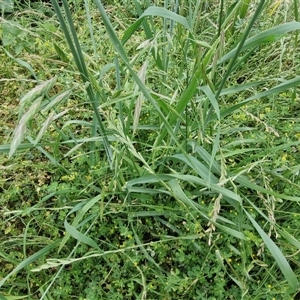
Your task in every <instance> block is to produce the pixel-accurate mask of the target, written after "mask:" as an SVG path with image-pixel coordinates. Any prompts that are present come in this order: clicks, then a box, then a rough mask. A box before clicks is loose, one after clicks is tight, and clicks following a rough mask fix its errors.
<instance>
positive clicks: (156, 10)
mask: <svg viewBox="0 0 300 300" xmlns="http://www.w3.org/2000/svg"><path fill="white" fill-rule="evenodd" d="M147 16H152V17H154V16H157V17H162V18H167V19H170V20H173V21H175V22H177V23H179V24H181V25H183V26H184V27H185V28H186V29H187V30H188V31H189V32H190V33H192V29H191V28H190V25H189V23H188V21H187V19H186V18H185V17H182V16H180V15H178V14H176V13H174V12H172V11H169V10H167V9H165V8H163V7H157V6H150V7H148V8H147V9H146V10H145V11H144V13H143V14H142V15H141V16H140V18H139V19H138V20H137V21H136V22H134V23H133V24H132V25H131V26H130V27H129V28H128V29H127V30H126V31H125V33H124V35H123V38H122V44H125V43H126V42H127V41H128V39H129V38H130V37H131V36H132V35H133V34H134V32H135V31H136V30H137V29H138V28H139V26H140V25H141V23H142V22H143V20H144V18H145V17H147Z"/></svg>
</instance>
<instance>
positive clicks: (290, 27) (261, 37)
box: [218, 22, 300, 64]
mask: <svg viewBox="0 0 300 300" xmlns="http://www.w3.org/2000/svg"><path fill="white" fill-rule="evenodd" d="M299 29H300V22H289V23H285V24H280V25H278V26H275V27H273V28H271V29H267V30H265V31H263V32H260V33H259V34H257V35H255V36H253V37H251V38H249V39H247V40H246V41H245V43H244V45H243V46H242V48H241V52H242V51H245V50H247V49H250V48H252V47H256V46H258V45H260V44H262V43H266V42H273V41H276V40H277V39H279V38H280V37H282V36H283V35H285V34H286V33H288V32H290V31H294V30H299ZM237 49H238V47H236V48H234V49H233V50H231V51H230V52H228V53H227V54H226V55H224V56H223V57H222V58H221V59H220V60H219V62H218V64H222V63H224V62H226V61H228V60H229V59H231V58H232V57H234V55H235V54H236V52H237Z"/></svg>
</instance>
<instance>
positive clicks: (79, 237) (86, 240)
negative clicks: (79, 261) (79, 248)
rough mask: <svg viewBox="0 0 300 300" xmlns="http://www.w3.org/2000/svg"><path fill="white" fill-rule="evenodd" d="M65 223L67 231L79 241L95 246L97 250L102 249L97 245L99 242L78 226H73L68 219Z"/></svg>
mask: <svg viewBox="0 0 300 300" xmlns="http://www.w3.org/2000/svg"><path fill="white" fill-rule="evenodd" d="M64 225H65V228H66V231H67V233H68V234H69V235H71V236H72V237H73V238H75V239H76V240H78V241H79V242H82V243H84V244H87V245H89V246H91V247H92V248H95V249H96V250H99V251H100V248H99V246H98V245H97V243H96V242H95V241H94V240H93V239H91V238H90V237H88V236H86V235H84V234H82V233H81V232H80V231H78V230H77V229H76V228H74V227H73V226H71V225H70V224H69V223H68V222H67V221H66V220H65V222H64Z"/></svg>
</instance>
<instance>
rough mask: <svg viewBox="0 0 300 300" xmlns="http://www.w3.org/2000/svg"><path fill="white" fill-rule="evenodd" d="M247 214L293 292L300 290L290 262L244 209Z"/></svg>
mask: <svg viewBox="0 0 300 300" xmlns="http://www.w3.org/2000/svg"><path fill="white" fill-rule="evenodd" d="M243 210H244V212H245V213H246V215H247V217H248V218H249V220H250V221H251V223H252V224H253V226H254V227H255V229H256V230H257V232H258V233H259V235H260V236H261V238H262V239H263V241H264V243H265V245H266V246H267V248H268V249H269V251H270V253H271V255H272V256H273V258H274V259H275V261H276V262H277V265H278V267H279V268H280V270H281V272H282V274H283V276H284V277H285V279H286V281H287V282H288V283H289V285H290V287H291V289H292V292H295V291H296V290H297V289H298V288H299V282H298V279H297V276H296V275H295V273H294V272H293V270H292V268H291V267H290V265H289V263H288V261H287V260H286V258H285V257H284V255H283V254H282V252H281V251H280V249H279V248H278V246H277V245H276V244H275V243H274V242H273V241H272V240H271V238H270V237H269V236H268V235H267V234H266V233H265V232H264V231H263V230H262V228H261V227H260V226H259V225H258V223H257V222H256V221H255V220H254V219H253V218H252V217H251V215H250V214H249V213H248V212H247V211H246V210H245V209H243Z"/></svg>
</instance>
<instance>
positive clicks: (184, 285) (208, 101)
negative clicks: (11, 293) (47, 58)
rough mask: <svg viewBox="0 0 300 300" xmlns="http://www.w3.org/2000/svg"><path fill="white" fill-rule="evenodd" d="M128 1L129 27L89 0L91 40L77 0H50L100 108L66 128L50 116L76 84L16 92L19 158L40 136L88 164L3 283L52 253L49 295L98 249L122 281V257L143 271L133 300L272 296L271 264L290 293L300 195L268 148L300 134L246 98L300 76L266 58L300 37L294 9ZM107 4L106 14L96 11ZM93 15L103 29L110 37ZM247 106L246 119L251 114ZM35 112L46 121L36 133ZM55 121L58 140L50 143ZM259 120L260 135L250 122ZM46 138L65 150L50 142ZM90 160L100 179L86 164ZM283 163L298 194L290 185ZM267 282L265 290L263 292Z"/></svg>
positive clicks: (96, 258)
mask: <svg viewBox="0 0 300 300" xmlns="http://www.w3.org/2000/svg"><path fill="white" fill-rule="evenodd" d="M129 2H130V3H129ZM128 3H129V4H128V5H130V9H132V10H133V9H134V10H135V11H134V14H135V18H134V19H133V18H132V19H133V20H132V21H130V23H131V24H130V25H127V27H125V28H124V26H121V25H120V26H119V25H116V24H112V21H111V18H112V16H110V14H111V11H110V10H109V9H107V8H106V6H105V5H104V3H103V2H102V1H100V0H94V1H93V3H90V2H89V1H87V0H85V1H84V3H83V7H84V11H85V13H86V15H84V18H82V19H85V20H87V24H86V25H85V26H86V28H88V30H87V32H86V35H88V38H87V40H80V39H79V32H80V30H81V28H80V24H78V23H75V20H74V18H73V16H72V13H71V11H70V8H69V5H68V1H66V0H64V1H62V6H59V3H58V1H56V0H52V4H53V8H54V10H55V15H56V18H57V19H58V22H59V25H60V29H61V31H62V33H63V36H64V38H65V42H66V43H65V44H67V46H68V48H66V47H65V50H62V49H60V48H59V46H58V45H57V47H56V51H57V53H58V54H60V57H61V58H66V59H68V63H69V64H70V65H72V68H73V70H75V71H73V72H74V74H75V75H76V76H77V79H78V80H79V78H80V80H81V82H82V83H81V84H79V85H80V87H81V92H80V97H81V98H82V101H84V102H85V107H88V109H87V110H88V114H90V118H89V119H88V121H86V120H80V113H79V115H78V116H76V119H72V116H70V117H69V119H68V121H66V122H65V123H64V124H63V125H62V128H59V127H57V126H56V125H55V122H54V121H55V120H58V119H59V118H60V117H61V116H62V115H63V114H68V110H65V111H59V110H60V108H61V107H62V103H63V101H67V99H68V98H70V97H71V95H73V96H72V97H75V98H76V97H78V95H77V94H76V93H77V91H76V89H75V87H73V86H72V84H71V85H70V86H63V84H60V85H62V86H63V90H61V91H60V92H59V93H53V89H54V87H55V85H56V82H57V81H58V80H59V76H60V74H57V76H56V77H54V78H52V79H50V80H48V81H43V82H41V83H40V84H38V85H37V86H36V87H35V88H34V89H32V90H31V91H30V92H28V93H27V94H26V95H25V96H24V97H23V98H22V99H21V101H20V118H19V119H20V120H19V124H18V125H17V127H16V129H15V131H14V134H13V138H12V141H11V143H10V145H6V146H2V148H1V149H2V152H9V156H10V158H13V155H14V154H15V153H16V151H17V150H18V149H26V148H36V149H37V150H38V151H41V152H42V153H44V154H45V155H46V156H47V157H48V158H49V159H50V160H51V161H52V162H53V163H54V164H55V165H56V167H57V168H58V169H59V170H60V172H65V175H64V176H70V171H69V170H68V168H67V167H66V166H65V165H64V166H63V165H62V163H61V160H62V159H64V158H68V157H72V158H78V157H84V159H85V167H84V168H85V169H84V171H83V170H82V169H81V168H80V166H79V167H78V169H77V170H76V172H77V176H78V179H77V180H78V181H80V182H81V190H80V191H78V192H77V193H76V194H75V195H74V197H75V199H73V200H74V201H73V202H72V205H71V207H69V211H68V212H67V213H66V215H65V218H64V222H63V226H64V227H63V230H64V235H62V236H61V237H60V238H57V240H56V241H54V243H53V244H51V245H49V246H47V247H46V248H43V249H41V250H40V251H39V252H37V253H34V254H32V255H31V256H29V257H27V258H26V259H24V260H23V261H22V262H21V263H20V264H18V265H17V266H16V268H15V269H13V270H12V271H11V272H10V273H9V274H7V276H6V277H4V278H2V279H1V281H0V287H1V286H2V287H3V286H5V284H6V282H7V281H8V280H10V278H11V277H12V276H15V274H16V273H17V272H18V271H20V270H21V269H23V268H30V264H32V263H33V262H36V261H39V260H42V258H43V257H44V256H45V255H46V254H47V253H48V252H49V251H51V257H50V258H49V257H47V259H46V261H43V262H42V263H40V264H37V265H36V266H35V267H34V268H30V272H40V273H41V274H49V273H43V272H47V271H49V270H54V272H53V274H51V276H50V275H49V276H50V277H49V279H48V280H47V282H46V283H45V284H44V285H43V286H42V287H41V288H40V289H39V293H40V295H41V299H47V297H48V295H53V289H54V287H55V286H56V284H57V281H58V280H59V278H60V277H63V275H62V274H64V273H63V271H64V269H65V268H68V266H69V265H71V266H73V265H74V266H76V265H77V264H79V263H82V268H84V266H85V264H88V263H87V262H89V261H91V262H92V263H91V265H93V264H95V263H96V264H105V265H107V266H108V267H107V268H108V269H107V270H110V271H107V272H108V273H106V280H107V281H108V282H109V283H107V285H112V286H113V284H116V282H117V280H124V278H123V279H122V278H121V279H120V278H118V279H115V280H113V279H110V276H112V277H113V276H115V275H114V268H115V266H116V265H117V266H118V268H122V267H120V266H121V265H122V264H123V268H128V270H130V271H128V273H125V274H126V275H124V276H132V278H134V279H133V280H132V281H131V284H132V286H133V287H130V289H132V295H131V297H137V298H136V299H148V298H149V299H150V298H153V297H163V298H164V297H166V298H164V299H169V298H168V297H172V296H173V297H174V298H172V299H180V297H183V296H184V295H185V297H186V296H187V293H192V295H193V297H194V298H195V299H200V298H201V299H206V298H207V299H208V298H209V297H220V299H221V298H224V297H227V296H228V295H227V294H226V291H227V292H228V293H229V292H230V293H231V292H232V295H233V296H232V297H233V298H232V299H242V297H250V298H251V297H256V296H257V295H259V296H257V297H263V296H262V294H263V293H268V291H269V292H270V295H271V294H272V291H271V287H269V285H267V283H266V282H267V281H268V280H269V276H270V277H271V278H272V280H273V281H272V282H276V283H277V285H278V286H277V287H276V293H277V294H280V295H281V296H283V295H289V296H290V295H295V294H296V292H297V290H298V289H299V281H298V277H299V274H298V273H299V272H298V271H297V270H296V269H295V263H294V262H293V261H292V260H291V259H290V257H292V256H289V255H287V252H286V248H285V247H283V245H287V244H288V245H289V247H291V248H293V249H294V250H295V249H296V248H297V247H299V243H300V242H299V239H298V237H297V236H294V235H293V234H292V233H291V232H289V230H288V229H287V228H285V227H284V226H283V225H281V223H279V222H278V221H277V218H280V216H279V213H278V212H279V211H281V210H284V209H285V207H291V206H293V205H295V203H298V201H299V200H300V198H299V197H298V195H297V193H296V192H295V191H296V190H297V183H296V181H294V179H295V176H296V175H297V171H296V170H297V165H296V166H294V169H293V168H291V169H282V168H279V167H278V166H276V165H275V164H274V162H273V161H272V153H273V151H282V152H284V151H288V149H290V148H291V147H298V145H299V142H298V141H296V142H288V143H283V142H282V143H281V144H279V145H276V146H275V145H273V144H272V143H271V142H269V141H268V139H267V138H266V136H268V135H274V136H276V137H277V138H278V137H279V134H278V132H277V131H276V128H273V127H272V126H270V125H269V124H267V123H266V122H265V121H263V120H261V119H260V118H259V117H257V116H255V113H254V112H253V111H251V109H250V108H252V107H255V106H260V105H262V104H261V103H264V102H268V101H273V100H270V99H275V102H274V105H275V106H280V103H277V102H276V97H277V95H280V94H282V93H286V95H287V93H289V92H290V91H292V93H291V94H294V95H296V94H297V86H298V85H299V83H300V76H296V74H294V75H293V76H290V75H289V76H287V77H285V76H282V75H281V74H279V73H278V70H275V69H273V68H272V65H270V64H269V63H268V62H266V61H265V57H264V56H266V55H269V54H267V51H269V50H268V49H272V48H274V49H275V48H276V47H279V52H280V45H282V43H283V42H282V41H283V40H284V39H285V40H289V43H291V44H293V46H295V45H297V43H298V30H299V29H300V23H299V22H298V21H295V20H288V19H287V16H285V17H286V19H285V22H281V23H280V24H279V25H278V24H277V25H276V24H271V26H268V25H269V24H270V23H268V22H267V21H266V18H267V17H265V16H266V15H267V16H268V18H272V17H275V14H276V13H277V12H278V9H279V7H280V5H282V3H280V1H276V4H274V3H273V1H249V0H248V1H230V3H229V1H182V2H180V1H175V0H174V1H171V0H169V1H168V0H165V1H158V2H157V6H154V5H152V3H150V1H145V3H144V4H143V7H142V6H141V4H140V1H136V0H134V1H128ZM114 5H117V4H116V3H114ZM276 5H278V6H276ZM293 5H294V6H293ZM293 7H294V16H295V19H297V18H298V14H297V3H296V1H294V3H291V4H290V6H289V7H288V8H289V9H291V10H293ZM96 9H97V11H98V12H97V18H98V19H97V20H95V17H94V18H92V17H91V12H92V11H93V12H94V13H95V11H96ZM276 17H277V18H278V19H280V18H281V17H282V16H281V15H280V14H279V15H276ZM130 20H131V19H130ZM120 22H121V21H120ZM127 22H128V20H127ZM265 23H266V24H267V25H265ZM98 24H101V26H102V28H105V31H104V30H102V31H101V32H102V33H100V35H99V28H98ZM127 24H128V23H127ZM101 34H103V35H105V36H108V39H109V41H110V48H109V53H110V54H107V55H109V62H107V64H105V65H101V64H100V63H99V61H101V60H102V58H101V55H100V54H99V47H101V46H102V45H101V38H102V37H101ZM103 38H104V37H103ZM85 43H87V45H85ZM97 43H100V45H98V44H97ZM67 49H69V50H67ZM295 49H296V46H295ZM68 52H69V53H70V55H69V54H68ZM102 55H104V54H102ZM284 55H285V52H284V49H283V48H282V49H281V53H279V54H278V55H275V58H274V59H278V60H281V61H283V60H284ZM253 64H260V66H258V65H257V66H255V67H253ZM264 64H265V65H264ZM245 70H246V71H247V70H251V72H252V73H251V74H244V71H245ZM256 70H257V73H255V71H256ZM75 75H74V76H75ZM83 90H84V91H85V92H83ZM51 93H52V94H51ZM82 95H84V96H82ZM296 98H297V97H296ZM239 116H243V117H241V118H240V119H239ZM259 116H260V115H259ZM248 117H249V118H250V120H251V121H249V122H248V124H246V122H244V124H243V121H245V119H246V118H248ZM34 118H39V119H41V120H43V123H42V125H41V128H40V129H39V130H38V132H37V137H36V138H31V137H30V136H29V134H28V131H29V132H30V130H28V128H29V129H31V131H32V132H34V128H33V126H32V124H33V121H34ZM243 118H244V119H243ZM233 120H235V122H233ZM238 123H241V125H238ZM53 124H54V125H53ZM74 125H75V126H77V125H80V126H81V125H82V126H85V127H86V128H87V130H86V131H85V135H84V136H81V135H80V133H79V134H78V136H76V133H74V132H73V130H72V128H74V127H73V126H74ZM51 126H54V128H55V129H54V130H56V132H57V134H58V135H57V139H56V140H55V141H48V142H47V143H44V142H43V136H44V135H46V132H47V130H48V129H49V128H50V127H51ZM256 126H260V128H263V129H261V130H262V131H263V134H262V133H261V132H259V133H258V134H257V135H254V134H252V133H253V132H255V131H257V129H256V128H255V127H256ZM87 135H88V136H87ZM25 137H26V138H27V139H28V143H27V144H24V143H22V141H23V139H24V138H25ZM282 141H283V140H282ZM45 146H46V147H47V149H55V150H49V151H48V152H46V150H45ZM50 153H51V154H50ZM293 170H294V171H293ZM89 172H90V174H92V176H90V177H86V174H85V173H89ZM279 173H280V174H279ZM81 174H82V175H81ZM103 174H105V175H103ZM272 176H274V177H273V178H272ZM285 176H286V180H287V182H288V184H291V186H293V187H294V189H295V190H293V192H292V193H289V192H288V191H289V190H288V189H285V188H282V187H281V185H280V184H279V181H280V180H281V179H280V178H281V177H282V178H284V177H285ZM291 178H294V179H291ZM276 183H278V184H276ZM87 190H88V191H89V193H86V194H85V192H86V191H87ZM290 191H291V190H290ZM298 191H299V190H298ZM83 195H85V196H83ZM109 222H110V223H109ZM110 224H111V227H110ZM118 235H119V236H118ZM109 236H118V237H116V240H110V239H109ZM70 245H74V246H73V247H71V246H70ZM55 248H57V252H55V251H54V250H53V249H55ZM80 249H86V250H85V251H83V250H80ZM172 252H174V253H176V255H175V254H174V255H175V257H176V258H175V257H174V258H172ZM291 252H292V253H295V252H296V250H295V251H291ZM121 259H122V261H123V262H122V263H120V265H118V264H117V263H116V261H120V260H121ZM168 259H170V260H168ZM125 262H126V263H125ZM74 268H76V267H74ZM208 269H212V270H213V271H211V272H212V273H209V272H210V271H209V270H208ZM126 270H127V269H126ZM124 272H125V271H124ZM255 272H256V274H255ZM50 273H51V272H50ZM181 273H182V274H183V275H182V276H181V275H180V274H181ZM109 274H111V275H109ZM128 274H130V275H128ZM270 274H272V275H270ZM218 278H219V279H218ZM92 281H93V282H94V280H92ZM217 281H218V287H216V288H215V289H214V288H211V289H212V290H210V288H209V287H210V285H211V283H212V282H217ZM222 282H223V283H222ZM224 282H225V283H224ZM126 284H127V283H126ZM103 286H105V282H103ZM120 286H121V285H120ZM128 286H129V283H128ZM203 286H204V289H203ZM111 289H113V288H112V287H111ZM119 289H120V291H121V292H120V293H124V296H125V292H124V290H123V288H122V287H119ZM125 289H126V288H125ZM104 290H106V292H104ZM108 290H109V292H108ZM259 290H262V294H256V293H257V292H258V291H259ZM222 291H223V292H222ZM218 292H220V294H219V295H218ZM94 293H95V294H94V297H96V298H97V297H98V298H97V299H100V298H101V297H108V296H111V295H112V294H110V293H112V290H110V288H107V286H105V287H102V288H101V287H99V288H98V290H97V291H94ZM97 293H98V294H97ZM274 293H275V292H274ZM174 295H176V296H174ZM272 295H274V294H272ZM127 296H128V295H127ZM3 297H4V296H3ZM128 297H129V296H128ZM197 297H200V298H197ZM96 298H94V299H96ZM194 298H193V299H194ZM250 298H249V299H250ZM101 299H102V298H101ZM103 299H104V298H103ZM170 299H171V298H170ZM181 299H182V298H181ZM191 299H192V298H191ZM228 299H229V298H228ZM230 299H231V298H230ZM268 299H269V298H268ZM270 299H272V298H270Z"/></svg>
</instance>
